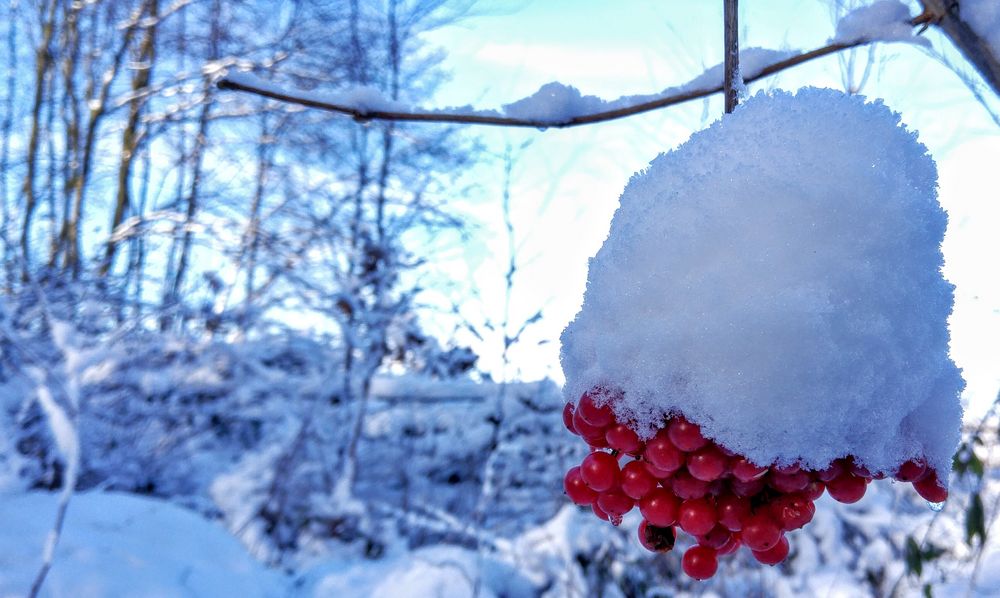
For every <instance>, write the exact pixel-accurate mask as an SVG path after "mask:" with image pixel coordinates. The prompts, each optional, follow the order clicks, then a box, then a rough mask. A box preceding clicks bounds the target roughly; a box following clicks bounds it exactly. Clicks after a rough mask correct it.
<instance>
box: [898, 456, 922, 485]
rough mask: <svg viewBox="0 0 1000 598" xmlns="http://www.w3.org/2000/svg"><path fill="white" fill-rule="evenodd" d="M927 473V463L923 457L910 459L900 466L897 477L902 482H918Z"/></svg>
mask: <svg viewBox="0 0 1000 598" xmlns="http://www.w3.org/2000/svg"><path fill="white" fill-rule="evenodd" d="M926 473H927V463H925V462H924V460H923V459H910V460H909V461H907V462H906V463H903V464H902V465H900V466H899V471H897V472H896V479H897V480H899V481H901V482H916V481H917V480H919V479H921V478H922V477H924V475H925V474H926Z"/></svg>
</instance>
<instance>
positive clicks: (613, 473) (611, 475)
mask: <svg viewBox="0 0 1000 598" xmlns="http://www.w3.org/2000/svg"><path fill="white" fill-rule="evenodd" d="M580 473H581V474H582V475H583V481H584V482H587V485H588V486H590V487H591V488H593V489H594V490H596V491H598V492H604V491H606V490H610V489H612V488H614V487H615V486H617V485H618V481H619V479H620V478H621V470H620V469H618V460H617V459H615V458H614V457H612V456H611V455H610V454H608V453H602V452H596V453H590V454H589V455H587V456H586V457H584V459H583V463H581V464H580ZM605 510H607V509H605Z"/></svg>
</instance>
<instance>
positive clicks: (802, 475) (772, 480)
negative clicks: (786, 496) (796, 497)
mask: <svg viewBox="0 0 1000 598" xmlns="http://www.w3.org/2000/svg"><path fill="white" fill-rule="evenodd" d="M767 483H768V484H769V485H770V486H771V487H772V488H774V489H775V490H777V491H778V492H785V493H788V492H798V491H800V490H805V489H806V486H808V485H809V474H807V473H806V472H804V471H796V472H793V473H782V472H781V471H772V472H771V473H770V474H769V475H768V476H767Z"/></svg>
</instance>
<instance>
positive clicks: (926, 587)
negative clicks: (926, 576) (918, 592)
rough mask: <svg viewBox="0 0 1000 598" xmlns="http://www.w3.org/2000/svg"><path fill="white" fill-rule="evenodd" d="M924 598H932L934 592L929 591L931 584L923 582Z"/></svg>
mask: <svg viewBox="0 0 1000 598" xmlns="http://www.w3.org/2000/svg"><path fill="white" fill-rule="evenodd" d="M924 598H934V592H932V591H931V584H929V583H925V584H924Z"/></svg>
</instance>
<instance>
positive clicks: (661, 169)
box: [561, 88, 964, 477]
mask: <svg viewBox="0 0 1000 598" xmlns="http://www.w3.org/2000/svg"><path fill="white" fill-rule="evenodd" d="M946 223H947V217H946V215H945V213H944V211H943V210H942V209H941V207H940V205H939V204H938V202H937V199H936V169H935V165H934V161H933V160H932V159H931V157H930V156H929V155H928V154H927V150H926V148H925V147H924V146H923V145H922V144H921V143H920V142H918V141H917V139H916V135H915V134H914V133H912V132H909V131H907V130H906V129H905V128H904V127H903V126H902V125H901V124H900V119H899V115H898V114H896V113H893V112H892V111H891V110H889V109H888V108H887V107H886V106H885V105H884V104H882V103H881V102H880V101H874V102H871V103H867V102H866V101H865V99H864V98H863V97H860V96H847V95H844V94H842V93H840V92H837V91H833V90H828V89H816V88H806V89H802V90H800V91H799V92H798V93H797V94H792V93H788V92H783V91H778V92H774V93H772V94H764V93H760V94H757V95H756V96H755V97H753V98H751V99H750V100H749V101H747V102H746V103H745V104H744V105H742V106H740V107H739V108H738V109H737V111H736V112H735V113H734V114H731V115H728V116H726V117H724V118H723V119H722V120H721V121H719V122H716V123H715V124H713V125H712V126H711V127H709V128H708V129H707V130H704V131H701V132H699V133H696V134H695V135H693V136H692V137H691V139H690V140H689V141H687V142H686V143H684V144H683V145H681V146H680V147H679V148H677V149H676V150H673V151H671V152H669V153H667V154H663V155H660V156H659V157H658V158H656V159H655V160H654V161H653V162H652V163H651V164H650V166H649V168H648V169H647V170H646V171H645V172H642V173H639V174H637V175H635V176H633V177H632V180H631V181H630V182H629V184H628V186H627V187H626V188H625V191H624V192H623V194H622V196H621V200H620V206H619V208H618V211H617V212H616V213H615V216H614V219H613V221H612V223H611V230H610V233H609V236H608V239H607V240H606V241H605V243H604V246H603V247H602V248H601V250H600V251H599V252H598V253H597V255H596V256H595V257H594V258H593V259H592V260H591V262H590V272H589V276H588V282H587V290H586V293H585V296H584V304H583V307H582V308H581V310H580V312H579V313H578V314H577V316H576V318H575V320H574V321H573V322H571V323H570V324H569V326H567V328H566V330H565V331H564V332H563V334H562V353H561V361H562V366H563V371H564V373H565V375H566V386H565V393H566V395H567V397H569V398H571V399H576V398H577V397H579V396H580V395H581V393H583V392H584V391H587V390H589V389H591V388H594V387H595V386H604V387H617V388H620V389H621V390H623V391H624V393H625V395H624V398H623V399H622V400H621V401H620V402H619V403H617V404H616V406H615V411H616V412H617V414H618V416H619V418H625V419H628V420H631V421H633V422H634V424H635V426H636V428H637V429H638V431H639V432H640V433H641V434H643V435H645V436H649V435H650V434H652V431H653V430H654V429H655V428H656V427H658V426H659V425H660V423H661V421H662V418H663V417H664V416H665V415H668V414H676V413H682V414H683V415H685V416H686V417H688V418H689V419H691V420H693V421H694V422H696V423H698V424H700V425H701V426H702V428H703V432H704V433H705V435H706V436H708V437H711V438H713V439H714V440H716V441H717V442H719V443H720V444H723V445H724V446H726V447H728V448H730V449H731V450H734V451H737V452H739V453H741V454H744V455H746V456H748V457H749V458H751V459H752V460H753V461H755V462H756V463H758V464H769V463H772V462H775V461H777V462H778V463H782V464H784V463H789V462H795V461H800V462H801V463H802V464H804V465H805V466H807V467H811V468H822V467H825V466H826V465H827V464H828V463H829V462H830V461H831V460H832V459H835V458H839V457H843V456H847V455H854V456H856V457H858V458H859V459H860V460H861V461H862V462H863V463H864V464H865V465H866V466H868V467H869V468H871V469H872V470H873V471H879V472H886V471H892V470H894V469H895V467H896V466H898V465H899V464H900V463H901V462H903V461H905V460H907V459H909V458H911V457H915V456H920V455H924V456H926V457H927V458H928V460H929V462H930V465H931V466H932V467H934V468H935V469H937V470H938V471H941V472H946V471H948V470H949V469H950V463H951V455H952V453H953V451H954V449H955V447H956V445H957V443H958V439H959V428H960V424H961V406H960V404H959V401H958V395H959V393H960V391H961V390H962V388H963V386H964V382H963V380H962V378H961V375H960V371H959V369H958V368H957V367H956V366H955V364H954V363H953V362H952V361H951V359H950V358H949V356H948V328H947V323H946V321H947V318H948V315H949V314H950V313H951V308H952V301H953V298H952V290H953V286H952V285H951V284H950V283H948V282H947V281H945V280H944V279H943V277H942V275H941V265H942V261H943V258H942V254H941V250H940V243H941V239H942V237H943V235H944V231H945V226H946ZM942 477H947V476H942Z"/></svg>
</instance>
